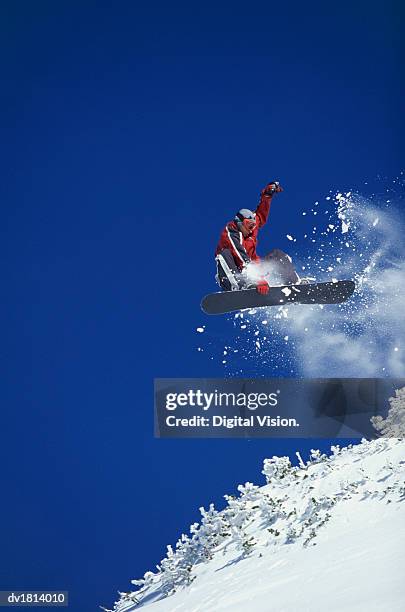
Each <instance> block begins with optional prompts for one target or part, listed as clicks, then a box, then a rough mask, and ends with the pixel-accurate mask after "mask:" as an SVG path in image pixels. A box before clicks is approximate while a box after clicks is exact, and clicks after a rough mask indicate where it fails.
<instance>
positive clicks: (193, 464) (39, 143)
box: [0, 1, 404, 611]
mask: <svg viewBox="0 0 405 612" xmlns="http://www.w3.org/2000/svg"><path fill="white" fill-rule="evenodd" d="M400 10H401V9H400V3H399V2H390V1H388V2H384V3H382V2H375V3H374V2H371V3H370V2H362V1H359V2H356V3H354V6H353V3H347V4H344V3H343V4H342V3H339V4H335V5H331V6H329V4H325V3H320V2H319V3H318V2H314V3H309V4H307V5H305V7H304V5H302V4H301V3H294V2H289V3H286V4H284V5H283V6H280V5H279V3H272V2H252V3H249V4H246V3H240V2H236V3H232V6H231V5H229V4H228V3H204V4H200V5H195V4H190V3H180V2H174V3H170V4H168V3H164V2H154V3H135V2H121V3H116V4H112V3H109V2H87V1H82V2H73V3H67V2H62V3H54V2H41V1H39V2H36V3H35V4H34V3H30V2H20V3H18V5H16V4H15V3H11V2H6V3H3V4H2V8H1V13H2V19H1V29H2V32H1V37H0V41H1V42H0V45H1V52H2V53H1V54H2V58H3V62H2V77H3V79H2V80H3V86H4V94H3V96H2V101H1V102H0V104H1V111H2V112H1V119H0V121H1V123H2V128H3V129H4V132H3V133H4V134H5V138H3V139H2V140H3V147H2V170H3V172H2V175H3V180H2V182H1V185H0V190H1V200H2V202H3V206H2V217H3V219H2V224H1V227H2V238H1V245H0V248H1V259H2V261H3V263H4V264H5V265H4V280H5V284H4V286H3V289H4V298H3V300H2V303H1V306H0V308H1V315H2V317H1V318H2V321H3V334H4V340H3V342H2V353H1V354H2V366H3V368H2V369H3V376H2V379H3V380H2V383H1V389H2V397H3V401H2V426H1V430H2V445H1V449H0V456H1V463H2V484H3V491H4V492H6V493H5V498H6V503H4V504H2V508H1V511H0V514H1V522H0V533H1V541H2V558H3V564H2V565H4V567H2V569H1V585H2V586H1V588H3V589H8V588H10V589H11V588H14V589H17V588H19V589H30V588H38V589H39V588H46V589H67V590H69V591H70V592H71V601H72V603H71V609H72V610H74V611H76V610H78V611H79V610H84V609H85V610H90V609H96V606H97V605H98V604H99V603H103V604H109V603H111V602H112V600H113V598H114V589H116V588H120V589H128V588H129V584H128V579H129V578H131V577H139V576H140V575H142V574H143V573H144V571H146V570H147V569H151V568H153V567H154V565H155V563H156V562H158V561H159V560H160V558H161V557H162V555H164V553H165V545H166V544H167V543H169V542H172V543H173V541H175V540H176V539H177V536H178V535H179V534H180V533H181V531H184V530H186V529H188V526H189V525H190V524H191V523H192V522H193V521H195V520H197V519H198V510H197V509H198V507H199V506H201V505H207V504H208V503H209V502H210V501H214V502H216V503H218V504H220V503H221V497H222V495H223V494H225V493H231V492H232V491H234V490H235V487H236V485H237V484H239V482H245V481H246V480H255V481H256V482H258V481H260V469H261V462H262V460H263V458H264V457H266V456H269V455H273V454H280V453H281V454H287V453H288V452H292V450H293V449H294V450H295V449H296V448H297V443H296V442H294V445H293V446H291V445H289V444H288V443H286V441H280V442H277V441H275V442H273V441H270V440H268V441H266V440H256V441H246V440H230V441H224V440H209V441H208V440H207V441H204V440H195V441H193V440H178V441H175V440H155V439H153V437H152V436H153V423H152V415H153V395H152V394H153V378H154V377H176V376H178V377H187V376H189V377H198V376H201V377H221V376H223V374H224V372H223V369H222V368H221V366H220V364H219V363H218V362H216V361H215V360H209V359H204V357H203V356H201V354H198V353H197V352H196V350H195V348H196V338H195V328H196V326H197V325H199V324H201V321H202V320H203V318H202V314H201V312H200V310H199V302H200V299H201V296H202V295H203V294H204V293H207V292H208V291H211V290H213V289H215V285H214V281H213V258H212V253H213V249H214V247H215V244H216V241H217V238H218V235H219V232H220V230H221V228H222V226H223V224H224V223H225V222H226V221H227V220H229V219H230V218H232V216H233V214H234V212H235V210H237V209H239V208H241V207H242V206H243V207H246V206H247V207H254V206H255V204H256V202H257V198H258V194H259V192H260V189H261V188H262V186H263V185H264V184H265V183H266V182H267V181H268V180H272V179H274V178H277V179H279V180H280V181H281V182H282V184H283V185H284V187H285V192H284V193H283V194H282V196H280V198H279V200H278V201H277V203H275V205H274V207H273V209H272V214H271V225H269V226H268V232H267V230H266V232H267V233H266V234H263V237H262V238H261V243H260V245H261V246H260V248H261V251H262V252H264V251H266V249H267V250H268V249H270V248H272V246H278V247H279V248H283V249H286V250H287V249H288V244H287V240H286V238H285V235H286V233H288V232H290V233H294V230H297V228H299V226H300V223H301V218H300V217H301V211H302V210H303V209H306V208H308V206H309V205H310V204H311V203H312V202H313V201H315V200H316V199H318V198H319V197H320V196H321V195H324V194H326V193H328V192H329V190H334V189H346V188H348V189H351V188H357V189H364V183H365V182H368V181H370V182H371V181H374V180H375V179H376V177H378V176H382V177H392V176H395V175H396V174H397V173H398V172H399V171H400V170H402V169H403V166H402V165H401V164H403V155H402V150H401V144H400V143H401V142H403V136H404V126H403V118H402V116H401V112H400V111H401V91H400V78H401V63H400V59H401V52H402V51H403V49H401V43H400ZM4 145H5V146H4ZM216 325H217V326H218V330H219V331H218V333H219V334H222V335H223V336H224V335H225V336H226V334H227V333H228V332H227V330H228V327H227V324H226V321H225V320H224V321H222V320H221V321H219V322H217V323H216ZM249 374H251V372H250V371H249V366H248V365H246V375H249ZM267 375H271V372H267ZM323 444H324V446H325V443H323ZM312 446H314V441H302V443H300V444H299V448H300V449H305V448H306V449H308V448H311V447H312ZM318 446H322V443H320V444H319V445H318Z"/></svg>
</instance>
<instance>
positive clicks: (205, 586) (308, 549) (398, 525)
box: [114, 389, 405, 612]
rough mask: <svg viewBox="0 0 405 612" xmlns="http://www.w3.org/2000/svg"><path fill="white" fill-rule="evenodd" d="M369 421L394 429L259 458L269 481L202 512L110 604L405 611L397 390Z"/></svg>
mask: <svg viewBox="0 0 405 612" xmlns="http://www.w3.org/2000/svg"><path fill="white" fill-rule="evenodd" d="M390 405H391V409H390V411H389V414H388V417H387V419H382V418H381V417H377V419H374V425H375V427H376V429H378V430H379V431H384V433H385V435H387V436H390V435H395V436H396V437H395V438H392V437H387V438H380V439H378V440H373V441H366V440H363V441H362V443H361V444H358V445H355V446H349V447H347V448H342V449H340V448H339V447H337V446H336V447H332V449H331V451H332V454H331V455H330V456H326V455H321V454H320V453H319V451H312V452H311V457H310V458H309V460H308V461H306V462H304V461H303V460H302V458H301V457H300V456H299V455H298V459H299V465H298V467H292V465H291V463H290V459H289V458H288V457H273V458H272V459H266V460H265V462H264V468H263V474H264V475H265V476H266V480H267V484H266V485H265V486H263V487H257V486H255V485H253V484H251V483H246V484H245V485H240V486H239V487H238V491H239V496H238V497H233V496H225V499H226V501H227V506H226V507H225V509H223V510H221V511H216V510H215V508H214V507H213V505H211V506H210V508H209V509H208V510H205V509H204V508H201V509H200V511H201V515H202V519H201V523H200V524H198V523H195V524H194V525H192V526H191V527H190V535H189V536H186V535H182V537H181V538H180V540H179V541H178V542H177V545H176V547H175V549H174V550H173V549H172V548H171V547H170V546H168V553H167V557H166V558H165V559H164V560H163V561H162V562H161V563H160V566H158V571H157V572H156V573H152V572H147V573H146V574H145V576H144V578H143V579H142V580H134V581H133V584H135V585H136V586H138V587H140V589H139V590H138V591H136V592H134V593H121V594H120V596H121V597H120V600H119V601H118V602H117V603H116V604H115V606H114V612H130V611H132V610H134V609H136V610H138V609H141V608H142V609H145V610H146V609H147V610H148V611H149V610H150V612H273V611H274V612H297V611H298V610H300V611H307V612H318V611H319V612H321V611H322V612H323V611H324V610H326V609H327V610H328V611H332V612H338V611H339V612H340V611H345V612H350V611H353V612H354V611H356V612H363V611H364V612H374V611H375V612H377V611H378V612H396V611H398V612H399V611H400V610H401V611H402V610H404V609H405V578H404V576H405V573H404V567H405V441H404V440H403V439H398V438H399V437H400V436H401V435H403V433H404V429H405V389H401V390H400V391H397V392H396V396H395V398H391V400H390Z"/></svg>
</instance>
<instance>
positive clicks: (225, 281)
mask: <svg viewBox="0 0 405 612" xmlns="http://www.w3.org/2000/svg"><path fill="white" fill-rule="evenodd" d="M281 191H283V189H282V187H281V186H280V183H279V182H278V181H272V182H271V183H269V184H268V185H266V187H265V188H264V189H263V190H262V192H261V197H260V202H259V205H258V207H257V208H256V210H255V211H254V212H253V211H251V210H249V209H247V208H242V209H241V210H240V211H239V212H238V213H237V214H236V216H235V218H234V220H233V221H230V222H229V223H227V225H226V226H225V228H224V229H223V231H222V234H221V237H220V239H219V243H218V245H217V248H216V251H215V261H216V266H217V274H216V277H215V278H216V280H217V282H218V284H219V286H220V287H221V288H222V289H223V290H224V291H236V290H239V289H248V288H253V287H256V290H257V291H258V293H260V294H262V295H265V294H267V293H268V292H269V288H270V285H269V282H271V283H272V284H273V285H277V284H281V285H283V284H294V283H299V282H300V278H299V276H298V274H297V273H296V271H295V269H294V266H293V264H292V261H291V258H290V257H289V256H288V255H287V254H286V253H284V252H283V251H281V250H280V249H273V250H272V251H270V253H269V254H268V255H266V257H264V258H263V259H262V260H261V259H260V257H259V256H258V255H257V253H256V246H257V234H258V232H259V229H260V228H262V227H263V225H264V224H265V223H266V221H267V218H268V216H269V211H270V204H271V201H272V199H273V196H274V194H276V193H280V192H281Z"/></svg>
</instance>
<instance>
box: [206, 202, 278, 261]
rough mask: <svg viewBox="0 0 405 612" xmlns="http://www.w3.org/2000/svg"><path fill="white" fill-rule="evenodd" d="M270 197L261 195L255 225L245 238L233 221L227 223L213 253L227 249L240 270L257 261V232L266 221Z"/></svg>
mask: <svg viewBox="0 0 405 612" xmlns="http://www.w3.org/2000/svg"><path fill="white" fill-rule="evenodd" d="M271 199H272V196H271V195H262V196H261V198H260V202H259V205H258V207H257V208H256V226H255V227H254V228H253V230H252V232H251V234H250V235H249V236H247V237H246V238H244V237H243V235H242V232H241V231H240V229H239V227H238V225H237V223H236V222H235V221H230V222H229V223H227V224H226V226H225V227H224V229H223V231H222V234H221V237H220V239H219V242H218V245H217V248H216V250H215V255H218V254H219V253H221V251H223V250H224V249H229V250H230V251H231V253H232V255H233V258H234V260H235V263H236V265H237V266H238V268H239V269H240V270H242V268H243V267H244V266H245V265H246V264H247V263H249V261H259V260H260V257H259V256H258V254H257V253H256V246H257V234H258V233H259V229H260V228H261V227H263V225H264V224H265V223H266V221H267V218H268V216H269V211H270V203H271Z"/></svg>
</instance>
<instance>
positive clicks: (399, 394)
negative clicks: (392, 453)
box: [371, 387, 405, 438]
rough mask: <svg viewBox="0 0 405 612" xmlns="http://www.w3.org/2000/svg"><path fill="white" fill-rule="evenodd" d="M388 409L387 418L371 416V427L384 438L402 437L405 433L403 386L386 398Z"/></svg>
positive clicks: (404, 394) (404, 393)
mask: <svg viewBox="0 0 405 612" xmlns="http://www.w3.org/2000/svg"><path fill="white" fill-rule="evenodd" d="M388 401H389V403H390V409H389V410H388V415H387V418H386V419H384V418H383V417H382V416H376V417H371V422H372V424H373V427H374V428H375V429H376V430H377V431H378V433H379V434H380V435H381V436H384V437H385V438H403V437H404V435H405V387H402V388H401V389H397V390H396V391H395V396H394V397H390V399H389V400H388Z"/></svg>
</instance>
